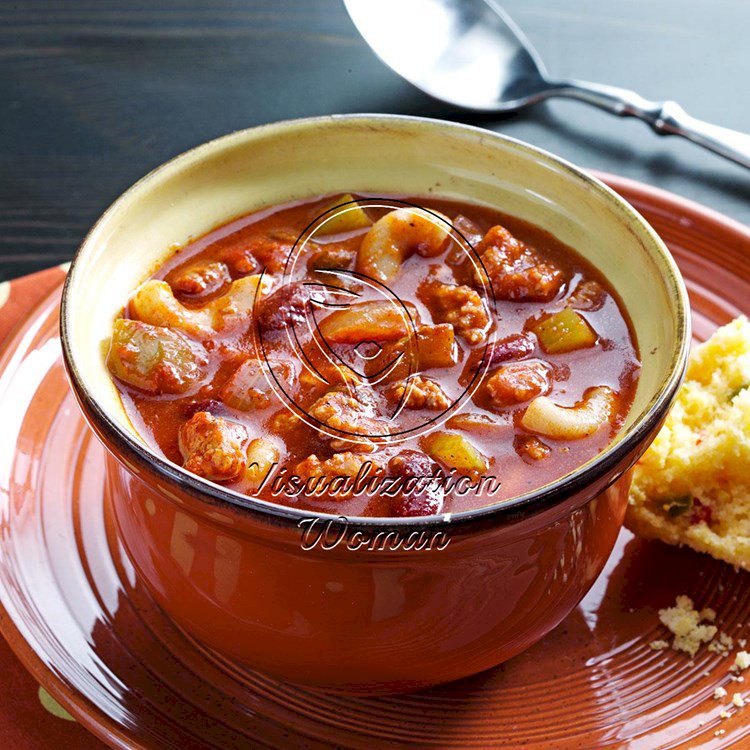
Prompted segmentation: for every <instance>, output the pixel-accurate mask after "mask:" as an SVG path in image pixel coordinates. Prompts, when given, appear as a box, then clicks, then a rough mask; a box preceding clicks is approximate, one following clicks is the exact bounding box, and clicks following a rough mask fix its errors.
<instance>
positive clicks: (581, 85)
mask: <svg viewBox="0 0 750 750" xmlns="http://www.w3.org/2000/svg"><path fill="white" fill-rule="evenodd" d="M344 3H345V4H346V9H347V10H348V11H349V15H350V16H351V18H352V20H353V21H354V24H355V25H356V27H357V29H358V30H359V32H360V33H361V34H362V36H363V37H364V38H365V41H366V42H367V43H368V44H369V45H370V47H372V49H373V51H374V52H375V53H376V54H377V55H378V56H379V57H380V58H381V59H382V60H383V62H385V63H386V65H388V66H390V67H391V68H392V69H393V70H394V71H395V72H396V73H398V74H399V75H401V76H403V77H404V78H406V80H407V81H410V82H411V83H413V84H414V85H415V86H417V87H418V88H420V89H422V91H424V92H426V93H427V94H430V96H433V97H435V98H436V99H440V100H442V101H444V102H448V103H450V104H455V105H458V106H460V107H465V108H467V109H473V110H479V111H483V112H512V111H514V110H517V109H521V108H522V107H526V106H529V105H531V104H536V103H537V102H540V101H543V100H544V99H547V98H548V97H551V96H564V97H567V98H569V99H578V100H579V101H583V102H587V103H588V104H593V105H594V106H595V107H599V108H600V109H603V110H605V111H607V112H611V113H612V114H615V115H619V116H620V117H639V118H640V119H641V120H643V121H644V122H647V123H648V124H649V125H650V126H651V127H652V128H653V130H655V131H656V132H657V133H658V134H659V135H681V136H683V137H684V138H687V139H688V140H690V141H693V143H697V144H698V145H699V146H703V147H704V148H707V149H709V150H710V151H714V152H715V153H717V154H720V155H721V156H724V157H726V158H727V159H731V160H732V161H735V162H737V163H738V164H741V165H742V166H744V167H748V168H750V135H748V134H746V133H740V132H738V131H736V130H730V129H729V128H722V127H720V126H718V125H712V124H710V123H707V122H703V121H702V120H698V119H696V118H695V117H691V116H690V115H688V114H687V113H686V112H685V110H683V109H682V107H680V105H679V104H677V103H676V102H672V101H666V102H653V101H649V100H648V99H644V98H643V97H642V96H639V95H638V94H636V93H635V92H634V91H628V90H627V89H621V88H616V87H614V86H604V85H600V84H597V83H587V82H586V81H575V80H568V81H565V80H563V81H556V80H553V79H550V77H549V76H548V74H547V71H546V69H545V67H544V63H543V62H542V60H541V58H540V57H539V55H538V54H537V51H536V50H535V49H534V48H533V47H532V46H531V44H530V43H529V40H528V39H526V37H525V36H524V35H523V32H522V31H521V30H520V29H519V28H518V27H517V26H516V25H515V23H513V21H512V20H511V19H510V18H509V17H508V15H507V13H505V11H504V10H503V9H502V8H501V7H500V6H499V5H497V3H495V2H494V0H344Z"/></svg>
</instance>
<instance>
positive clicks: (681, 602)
mask: <svg viewBox="0 0 750 750" xmlns="http://www.w3.org/2000/svg"><path fill="white" fill-rule="evenodd" d="M704 613H705V610H704V611H701V612H698V611H697V610H696V609H695V608H694V607H693V600H692V599H691V598H690V597H689V596H678V597H677V600H676V602H675V606H674V607H667V608H666V609H660V610H659V619H660V620H661V621H662V623H663V624H664V625H665V626H666V627H667V629H668V630H669V631H670V632H671V633H672V635H674V641H673V642H672V648H673V649H675V650H677V651H684V652H685V653H686V654H690V656H695V654H696V653H697V652H698V648H699V647H700V645H701V643H708V642H709V641H711V640H712V639H713V637H714V636H715V635H716V626H715V625H705V624H702V623H701V621H702V620H703V619H704Z"/></svg>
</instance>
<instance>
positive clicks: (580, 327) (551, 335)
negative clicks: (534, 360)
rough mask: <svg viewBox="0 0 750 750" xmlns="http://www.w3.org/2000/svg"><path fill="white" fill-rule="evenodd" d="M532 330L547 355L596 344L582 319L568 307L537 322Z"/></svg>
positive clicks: (589, 327)
mask: <svg viewBox="0 0 750 750" xmlns="http://www.w3.org/2000/svg"><path fill="white" fill-rule="evenodd" d="M532 330H533V331H534V333H535V334H536V336H537V338H538V339H539V343H540V344H541V346H542V349H544V351H545V352H547V354H562V353H564V352H572V351H575V350H576V349H585V348H587V347H590V346H594V344H596V340H597V336H596V334H595V333H594V331H593V330H592V329H591V326H590V325H589V324H588V323H587V322H586V320H585V319H584V317H583V316H582V315H581V314H580V313H578V312H576V311H575V310H573V309H572V308H570V307H566V308H564V309H563V310H560V312H557V313H554V314H552V315H550V316H548V317H546V318H544V319H542V320H541V321H539V322H538V323H537V324H536V325H535V326H534V327H533V328H532Z"/></svg>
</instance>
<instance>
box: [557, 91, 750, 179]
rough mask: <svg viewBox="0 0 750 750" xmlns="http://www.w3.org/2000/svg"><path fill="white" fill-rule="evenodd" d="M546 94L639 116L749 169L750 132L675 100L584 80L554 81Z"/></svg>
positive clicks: (657, 128) (666, 132)
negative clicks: (689, 110) (705, 116)
mask: <svg viewBox="0 0 750 750" xmlns="http://www.w3.org/2000/svg"><path fill="white" fill-rule="evenodd" d="M548 93H549V95H551V96H564V97H568V98H570V99H578V100H579V101H583V102H588V103H589V104H593V105H594V106H595V107H599V108H600V109H603V110H606V111H607V112H611V113H612V114H615V115H619V116H620V117H638V118H640V119H641V120H643V121H644V122H646V123H648V124H649V125H650V126H651V128H652V129H653V130H654V131H656V132H657V133H658V134H659V135H681V136H682V137H683V138H687V139H688V140H689V141H692V142H693V143H697V144H698V145H699V146H703V148H707V149H709V151H714V152H715V153H717V154H720V155H721V156H723V157H725V158H727V159H731V160H732V161H734V162H737V164H741V165H742V166H743V167H748V168H750V135H748V134H747V133H741V132H739V131H737V130H730V129H729V128H723V127H720V126H719V125H712V124H711V123H709V122H704V121H703V120H699V119H697V118H695V117H691V116H690V115H689V114H688V113H687V112H685V110H684V109H683V108H682V107H681V106H680V105H679V104H677V102H672V101H667V102H653V101H650V100H648V99H644V98H643V97H642V96H640V95H639V94H636V93H635V91H628V89H621V88H617V87H615V86H604V85H601V84H598V83H588V82H587V81H561V82H559V83H554V84H552V86H551V88H550V90H549V92H548Z"/></svg>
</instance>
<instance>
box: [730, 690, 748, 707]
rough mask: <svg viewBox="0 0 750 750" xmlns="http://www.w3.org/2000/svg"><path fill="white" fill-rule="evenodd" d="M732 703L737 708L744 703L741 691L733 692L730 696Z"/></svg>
mask: <svg viewBox="0 0 750 750" xmlns="http://www.w3.org/2000/svg"><path fill="white" fill-rule="evenodd" d="M732 703H733V704H734V705H735V706H737V708H742V707H743V706H744V705H745V699H744V698H743V697H742V694H741V693H735V694H734V695H733V696H732Z"/></svg>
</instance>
